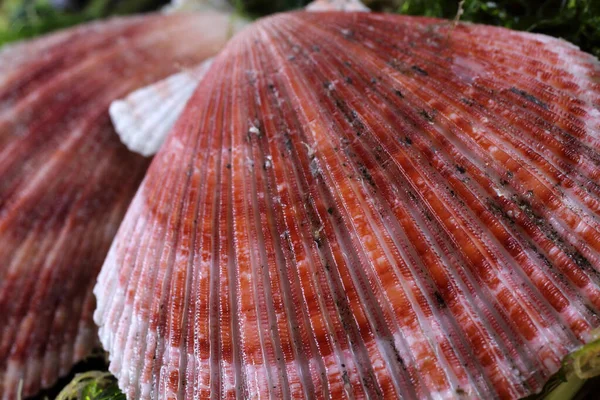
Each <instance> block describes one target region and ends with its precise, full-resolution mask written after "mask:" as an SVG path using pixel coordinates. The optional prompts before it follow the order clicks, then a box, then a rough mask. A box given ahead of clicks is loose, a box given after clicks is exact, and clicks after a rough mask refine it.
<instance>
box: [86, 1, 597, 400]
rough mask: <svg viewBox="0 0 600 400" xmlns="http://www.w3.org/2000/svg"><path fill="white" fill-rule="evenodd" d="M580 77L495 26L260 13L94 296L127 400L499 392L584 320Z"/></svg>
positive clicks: (194, 109)
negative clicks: (135, 399) (265, 15)
mask: <svg viewBox="0 0 600 400" xmlns="http://www.w3.org/2000/svg"><path fill="white" fill-rule="evenodd" d="M599 82H600V64H599V63H598V61H597V60H596V59H595V58H593V57H592V56H591V55H588V54H585V53H583V52H581V51H579V50H578V49H577V48H575V47H574V46H572V45H570V44H568V43H566V42H564V41H561V40H557V39H552V38H549V37H546V36H541V35H533V34H527V33H518V32H513V31H510V30H506V29H501V28H492V27H488V26H481V25H470V24H459V25H458V26H456V27H454V26H453V25H452V24H451V23H449V22H447V21H441V20H435V19H426V18H414V17H403V16H391V15H380V14H370V13H350V14H348V13H336V12H331V13H306V12H299V13H291V14H281V15H278V16H274V17H270V18H267V19H263V20H261V21H259V22H257V23H255V24H254V25H252V26H251V27H249V28H248V29H247V30H246V31H244V32H242V33H241V34H238V35H237V36H236V37H235V38H234V39H233V40H232V41H230V42H229V44H228V45H227V47H226V48H225V50H224V51H223V52H222V53H221V54H220V55H219V56H218V57H217V58H216V59H215V61H214V63H213V65H212V67H211V69H210V70H209V71H208V72H207V75H206V77H205V79H204V80H203V81H202V82H201V83H200V85H199V86H198V89H197V90H196V92H195V94H194V95H193V96H192V98H191V100H190V102H189V103H188V105H187V107H186V110H185V111H184V113H183V115H182V117H181V119H180V120H179V121H178V122H177V123H176V125H175V127H174V129H173V131H172V132H171V135H170V136H169V138H168V139H167V141H166V142H165V145H164V146H163V147H162V148H161V150H160V152H159V153H158V155H157V156H156V157H155V159H154V161H153V163H152V165H151V167H150V169H149V172H148V174H147V175H146V178H145V180H144V182H143V184H142V186H141V188H140V190H139V191H138V193H137V194H136V196H135V198H134V200H133V202H132V206H131V207H130V209H129V211H128V213H127V215H126V218H125V220H124V222H123V224H122V226H121V228H120V230H119V233H118V235H117V237H116V239H115V241H114V242H113V245H112V247H111V250H110V251H109V255H108V257H107V260H106V262H105V264H104V266H103V269H102V272H101V274H100V277H99V281H98V284H97V286H96V288H95V294H96V296H97V298H98V308H97V310H96V313H95V320H96V322H97V323H98V324H99V325H100V338H101V341H102V343H103V345H104V346H105V348H106V349H107V350H108V351H109V352H110V356H111V367H110V368H111V371H112V372H113V373H114V374H115V375H116V376H117V377H118V378H119V383H120V385H121V387H122V388H123V389H124V390H125V391H126V393H127V394H128V396H129V397H130V398H169V399H170V398H233V397H236V396H237V397H242V398H246V397H247V398H258V397H269V398H292V397H293V398H300V397H303V398H336V399H337V398H363V397H370V398H397V397H398V398H400V397H401V398H411V399H413V398H434V399H442V398H456V397H459V398H485V399H489V398H518V397H522V396H526V395H529V394H532V393H536V392H539V391H540V390H541V388H542V387H543V385H544V383H545V382H546V380H547V379H548V378H549V377H550V376H551V375H552V374H553V373H555V372H556V371H557V370H558V369H559V367H560V363H561V360H562V359H563V357H564V356H565V355H567V354H568V353H569V352H571V351H572V350H574V349H576V348H578V347H579V346H581V345H582V344H584V343H586V342H589V341H590V340H592V338H593V336H594V333H595V330H596V329H597V328H598V326H599V325H600V319H599V316H598V312H599V311H600V285H599V283H600V274H599V269H600V226H599V214H600V187H599V186H598V178H599V172H600V145H599V144H600V143H599V135H600V112H599V109H600V85H599Z"/></svg>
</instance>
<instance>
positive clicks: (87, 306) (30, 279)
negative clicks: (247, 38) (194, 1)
mask: <svg viewBox="0 0 600 400" xmlns="http://www.w3.org/2000/svg"><path fill="white" fill-rule="evenodd" d="M228 23H229V18H228V17H227V16H225V15H221V14H204V15H194V14H192V15H187V16H185V15H173V16H169V17H165V16H159V15H155V16H146V17H136V18H129V19H115V20H111V21H108V22H102V23H94V24H90V25H85V26H82V27H78V28H75V29H72V30H68V31H65V32H61V33H58V34H55V35H52V36H49V37H45V38H42V39H38V40H36V41H33V42H27V43H23V44H18V45H16V46H12V47H9V48H7V49H5V50H3V51H2V52H1V53H0V399H10V400H14V399H16V398H17V396H18V395H17V393H20V394H22V395H23V396H29V395H32V394H35V393H36V392H37V391H38V390H39V389H40V388H42V387H48V386H50V385H52V384H53V383H54V382H55V380H56V379H57V378H58V377H59V376H60V375H64V374H65V373H67V372H68V371H69V369H70V368H71V366H72V365H73V364H74V363H75V362H77V361H78V360H81V359H82V358H83V357H85V356H86V355H88V354H89V352H90V350H91V349H92V346H94V345H95V344H97V328H96V327H95V325H94V323H93V319H92V314H93V310H94V308H95V299H94V297H93V295H92V287H93V285H94V283H95V280H96V276H97V273H98V272H99V270H100V267H101V265H102V262H103V260H104V258H105V256H106V253H107V251H108V248H109V246H110V243H111V241H112V239H113V236H114V234H115V233H116V230H117V228H118V226H119V223H120V221H121V219H122V217H123V215H124V214H125V211H126V209H127V206H128V204H129V202H130V200H131V198H132V197H133V195H134V194H135V191H136V189H137V187H138V185H139V183H140V182H141V180H142V177H143V174H144V172H145V170H146V168H147V165H148V161H147V160H145V159H144V158H143V157H141V156H138V155H135V154H133V153H130V152H129V151H127V149H126V148H125V146H123V145H122V144H121V143H120V142H119V139H118V137H117V135H116V133H115V131H114V130H113V128H112V126H111V122H110V119H109V115H108V106H109V104H110V102H111V101H112V100H114V99H116V98H118V97H119V96H123V95H124V94H126V93H128V92H129V91H131V90H134V89H136V88H139V87H141V86H143V85H147V84H149V83H151V82H153V81H156V80H158V79H162V78H164V77H166V76H168V75H170V74H173V73H175V72H177V71H180V70H181V68H182V67H185V66H192V65H195V64H197V63H199V62H200V61H202V60H203V59H205V58H206V57H209V56H212V55H214V54H215V53H216V52H217V51H218V50H219V49H220V48H221V47H222V46H223V45H224V43H225V42H226V40H227V37H228V32H229V28H228ZM190 36H192V37H195V38H197V40H195V41H190V40H184V38H185V39H187V38H189V37H190Z"/></svg>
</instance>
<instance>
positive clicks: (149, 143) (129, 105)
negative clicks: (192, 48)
mask: <svg viewBox="0 0 600 400" xmlns="http://www.w3.org/2000/svg"><path fill="white" fill-rule="evenodd" d="M211 62H212V60H211V59H209V60H206V61H205V62H203V63H202V64H200V66H197V67H195V68H192V69H189V70H185V71H183V72H179V73H177V74H175V75H171V76H170V77H168V78H166V79H163V80H162V81H159V82H157V83H155V84H153V85H150V86H146V87H144V88H141V89H138V90H136V91H135V92H133V93H131V94H130V95H128V96H127V97H126V98H125V99H122V100H116V101H113V103H112V104H111V105H110V109H109V111H110V117H111V119H112V121H113V124H114V126H115V130H116V131H117V133H118V134H119V137H120V138H121V142H123V143H124V144H125V145H126V146H127V148H128V149H129V150H131V151H134V152H136V153H139V154H141V155H143V156H146V157H148V156H151V155H154V154H155V153H156V152H157V151H158V149H159V148H160V146H161V145H162V143H163V142H164V140H165V138H166V137H167V134H168V133H169V131H170V130H171V128H172V127H173V125H174V124H175V121H177V118H178V117H179V115H180V114H181V112H182V111H183V108H184V107H185V104H186V103H187V101H188V100H189V98H190V96H191V95H192V93H194V91H195V90H196V86H197V85H198V82H200V81H201V80H202V77H203V76H204V74H205V73H206V71H207V70H208V68H209V67H210V64H211Z"/></svg>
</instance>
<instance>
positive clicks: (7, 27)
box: [0, 0, 168, 45]
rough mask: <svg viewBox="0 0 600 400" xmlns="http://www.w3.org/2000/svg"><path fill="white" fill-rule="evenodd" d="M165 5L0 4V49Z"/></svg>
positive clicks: (144, 0) (27, 0)
mask: <svg viewBox="0 0 600 400" xmlns="http://www.w3.org/2000/svg"><path fill="white" fill-rule="evenodd" d="M167 2H168V1H167V0H121V1H113V0H89V1H64V2H63V3H64V4H65V6H64V7H57V6H55V5H53V4H52V3H51V2H50V0H8V1H4V2H0V45H2V44H4V43H7V42H12V41H15V40H21V39H26V38H30V37H35V36H38V35H41V34H44V33H48V32H52V31H54V30H57V29H61V28H66V27H69V26H73V25H76V24H79V23H82V22H86V21H90V20H94V19H98V18H104V17H107V16H110V15H117V14H119V15H120V14H131V13H135V12H142V11H148V10H152V9H156V8H157V7H158V6H159V5H161V4H165V3H167Z"/></svg>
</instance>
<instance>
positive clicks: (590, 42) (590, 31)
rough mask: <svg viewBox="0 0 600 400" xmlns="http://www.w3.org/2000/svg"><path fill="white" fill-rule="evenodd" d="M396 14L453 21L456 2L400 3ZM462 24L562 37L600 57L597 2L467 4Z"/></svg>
mask: <svg viewBox="0 0 600 400" xmlns="http://www.w3.org/2000/svg"><path fill="white" fill-rule="evenodd" d="M399 3H400V4H399V5H398V7H397V8H396V11H397V12H400V13H402V14H408V15H427V16H431V17H441V18H453V17H454V16H455V15H456V12H457V8H458V7H457V5H458V2H457V1H451V0H405V1H399ZM463 11H464V12H463V14H462V16H461V18H460V19H461V21H471V22H476V23H482V24H488V25H495V26H503V27H506V28H511V29H516V30H521V31H530V32H537V33H544V34H547V35H550V36H555V37H561V38H563V39H565V40H568V41H569V42H571V43H574V44H575V45H577V46H579V47H580V48H581V49H582V50H584V51H587V52H589V53H592V54H594V55H596V56H600V1H598V0H497V1H483V0H466V1H465V2H464V4H463Z"/></svg>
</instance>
